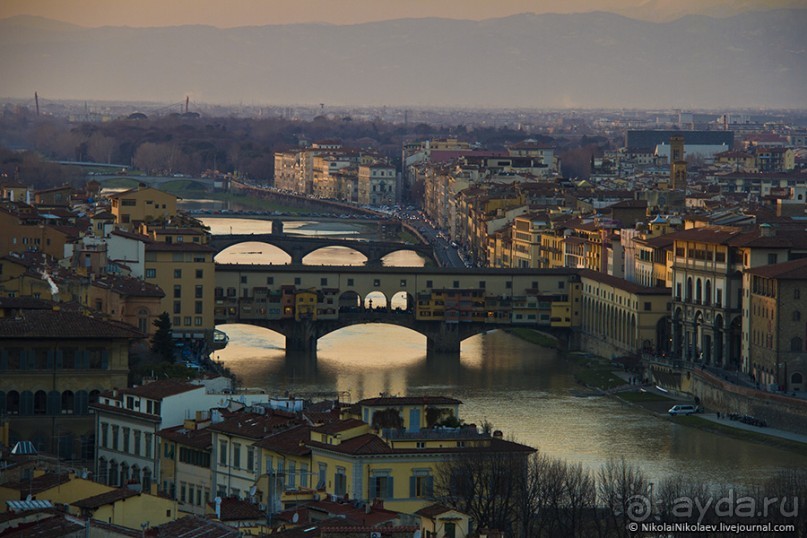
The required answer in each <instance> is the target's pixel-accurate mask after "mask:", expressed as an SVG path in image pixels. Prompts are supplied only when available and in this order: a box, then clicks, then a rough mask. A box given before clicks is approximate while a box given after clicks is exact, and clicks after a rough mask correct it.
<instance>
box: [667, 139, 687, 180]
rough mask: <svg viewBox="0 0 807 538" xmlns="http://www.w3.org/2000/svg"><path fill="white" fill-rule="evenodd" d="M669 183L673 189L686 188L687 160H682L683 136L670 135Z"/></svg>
mask: <svg viewBox="0 0 807 538" xmlns="http://www.w3.org/2000/svg"><path fill="white" fill-rule="evenodd" d="M670 185H671V186H672V188H673V189H676V190H684V191H686V188H687V162H686V161H685V160H684V137H683V136H671V137H670Z"/></svg>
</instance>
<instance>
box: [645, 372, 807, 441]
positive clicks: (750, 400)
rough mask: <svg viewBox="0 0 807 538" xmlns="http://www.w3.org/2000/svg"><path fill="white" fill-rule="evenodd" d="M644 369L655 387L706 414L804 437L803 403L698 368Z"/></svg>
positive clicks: (806, 426)
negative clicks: (689, 400)
mask: <svg viewBox="0 0 807 538" xmlns="http://www.w3.org/2000/svg"><path fill="white" fill-rule="evenodd" d="M647 366H648V371H649V373H650V376H651V379H652V380H653V382H654V383H656V384H657V385H658V386H660V387H663V388H665V389H667V390H670V391H673V392H676V393H679V394H689V395H691V396H692V397H695V398H698V399H699V400H700V402H701V405H703V406H704V408H706V409H707V410H709V411H712V412H718V413H722V414H729V413H736V414H739V415H751V416H753V417H756V418H759V419H762V420H764V421H765V422H767V424H768V426H771V427H773V428H779V429H782V430H787V431H791V432H795V433H800V434H807V400H804V399H800V398H794V397H791V396H786V395H784V394H777V393H772V392H766V391H762V390H757V389H753V388H750V387H742V386H739V385H735V384H733V383H731V382H730V380H728V379H723V378H720V377H718V376H717V375H715V374H713V373H711V372H707V371H705V370H701V369H698V368H686V367H675V366H671V365H667V364H659V363H653V362H651V363H649V364H648V365H647Z"/></svg>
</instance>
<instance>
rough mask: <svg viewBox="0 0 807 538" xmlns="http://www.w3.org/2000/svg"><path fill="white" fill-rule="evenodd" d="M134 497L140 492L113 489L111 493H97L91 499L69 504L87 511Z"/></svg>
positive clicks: (127, 489)
mask: <svg viewBox="0 0 807 538" xmlns="http://www.w3.org/2000/svg"><path fill="white" fill-rule="evenodd" d="M135 495H140V492H139V491H135V490H133V489H129V488H118V489H113V490H112V491H107V492H105V493H99V494H98V495H93V496H92V497H87V498H85V499H81V500H78V501H75V502H74V503H71V504H72V505H73V506H75V507H76V508H86V509H88V510H95V509H97V508H101V507H102V506H105V505H107V504H114V503H116V502H118V501H121V500H124V499H128V498H129V497H134V496H135Z"/></svg>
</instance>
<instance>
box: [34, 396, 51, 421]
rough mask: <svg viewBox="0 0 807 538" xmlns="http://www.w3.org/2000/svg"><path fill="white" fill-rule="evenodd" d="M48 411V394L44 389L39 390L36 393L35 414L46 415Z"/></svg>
mask: <svg viewBox="0 0 807 538" xmlns="http://www.w3.org/2000/svg"><path fill="white" fill-rule="evenodd" d="M47 411H48V394H47V393H46V392H45V391H44V390H38V391H36V393H35V394H34V414H35V415H44V414H45V413H46V412H47Z"/></svg>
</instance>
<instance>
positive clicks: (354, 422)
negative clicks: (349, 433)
mask: <svg viewBox="0 0 807 538" xmlns="http://www.w3.org/2000/svg"><path fill="white" fill-rule="evenodd" d="M365 425H366V424H365V423H364V421H361V420H359V419H356V418H346V419H343V420H337V421H335V422H330V423H328V424H323V425H322V426H317V427H316V428H314V429H313V431H314V432H316V433H324V434H327V435H333V434H335V433H339V432H343V431H345V430H350V429H353V428H358V427H361V426H365Z"/></svg>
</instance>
